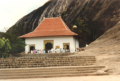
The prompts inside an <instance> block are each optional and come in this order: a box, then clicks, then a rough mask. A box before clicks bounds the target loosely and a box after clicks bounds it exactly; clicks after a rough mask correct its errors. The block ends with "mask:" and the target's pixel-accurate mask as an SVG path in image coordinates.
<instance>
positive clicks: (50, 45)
mask: <svg viewBox="0 0 120 81" xmlns="http://www.w3.org/2000/svg"><path fill="white" fill-rule="evenodd" d="M52 48H53V44H51V43H47V44H45V50H46V53H48V50H51V49H52Z"/></svg>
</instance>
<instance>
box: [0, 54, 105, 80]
mask: <svg viewBox="0 0 120 81" xmlns="http://www.w3.org/2000/svg"><path fill="white" fill-rule="evenodd" d="M95 63H96V58H95V56H85V55H84V56H54V55H53V56H52V57H51V56H50V57H47V56H46V57H44V56H42V57H36V56H35V57H32V56H30V57H17V58H6V59H3V58H0V79H23V78H47V77H72V76H89V75H96V73H95V72H96V71H98V70H100V69H102V68H105V67H104V66H95V65H94V64H95Z"/></svg>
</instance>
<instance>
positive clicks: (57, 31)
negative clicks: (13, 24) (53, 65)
mask: <svg viewBox="0 0 120 81" xmlns="http://www.w3.org/2000/svg"><path fill="white" fill-rule="evenodd" d="M77 36H78V35H77V34H76V33H74V32H72V31H71V30H70V29H69V28H68V27H67V25H66V24H65V23H64V21H63V20H62V19H61V18H60V17H58V18H45V19H44V20H43V21H42V22H41V23H40V25H39V26H38V27H37V28H36V29H35V30H34V31H33V32H30V33H28V34H25V35H23V36H20V37H19V38H25V43H26V46H25V53H28V52H30V51H31V50H32V49H33V48H35V49H37V50H51V49H65V50H66V49H68V50H69V52H71V53H73V52H75V50H76V48H79V40H78V39H77V38H78V37H77Z"/></svg>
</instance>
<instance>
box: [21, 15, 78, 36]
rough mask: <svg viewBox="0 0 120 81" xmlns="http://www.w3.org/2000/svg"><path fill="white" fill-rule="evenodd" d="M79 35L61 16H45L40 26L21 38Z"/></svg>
mask: <svg viewBox="0 0 120 81" xmlns="http://www.w3.org/2000/svg"><path fill="white" fill-rule="evenodd" d="M74 35H78V34H76V33H74V32H72V31H71V30H70V29H69V28H68V26H67V25H66V24H65V23H64V21H63V20H62V19H61V17H57V18H45V19H44V20H43V21H42V22H41V23H40V24H39V25H38V27H37V28H36V29H35V30H34V31H33V32H30V33H28V34H25V35H23V36H20V37H19V38H33V37H50V36H74Z"/></svg>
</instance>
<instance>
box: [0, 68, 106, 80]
mask: <svg viewBox="0 0 120 81" xmlns="http://www.w3.org/2000/svg"><path fill="white" fill-rule="evenodd" d="M102 68H104V66H87V67H81V66H70V67H69V66H67V67H46V68H18V69H1V70H0V79H18V78H20V79H22V78H44V77H65V76H69V77H70V76H88V75H93V73H94V72H95V71H97V70H99V69H102Z"/></svg>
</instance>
